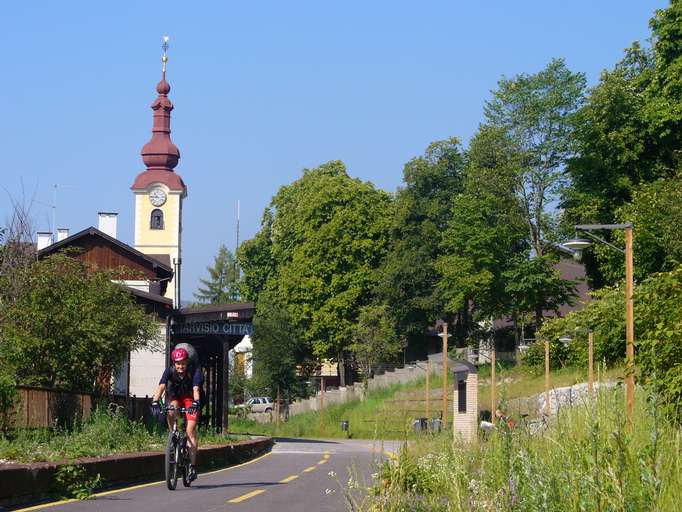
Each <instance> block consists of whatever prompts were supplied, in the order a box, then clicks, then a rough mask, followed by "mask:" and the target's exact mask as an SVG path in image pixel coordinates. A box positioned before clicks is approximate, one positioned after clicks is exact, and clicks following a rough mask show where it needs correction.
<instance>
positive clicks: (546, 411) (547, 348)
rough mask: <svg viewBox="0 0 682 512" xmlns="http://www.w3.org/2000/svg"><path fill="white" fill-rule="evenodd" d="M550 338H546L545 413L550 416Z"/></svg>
mask: <svg viewBox="0 0 682 512" xmlns="http://www.w3.org/2000/svg"><path fill="white" fill-rule="evenodd" d="M549 413H550V407H549V339H546V340H545V415H546V416H549Z"/></svg>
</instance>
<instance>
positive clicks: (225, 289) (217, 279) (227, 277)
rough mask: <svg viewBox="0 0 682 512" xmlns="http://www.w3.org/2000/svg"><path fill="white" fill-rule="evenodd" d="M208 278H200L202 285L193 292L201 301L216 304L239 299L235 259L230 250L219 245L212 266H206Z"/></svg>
mask: <svg viewBox="0 0 682 512" xmlns="http://www.w3.org/2000/svg"><path fill="white" fill-rule="evenodd" d="M206 270H208V279H200V280H199V281H200V282H201V284H202V285H203V287H200V288H199V290H198V291H197V292H196V293H195V294H194V296H195V297H196V298H197V299H198V300H199V301H201V302H208V303H209V304H218V303H224V302H235V301H238V300H239V283H238V280H239V279H238V272H239V270H238V268H237V260H236V259H235V257H234V256H233V255H232V252H230V250H229V249H228V248H227V247H225V245H221V246H220V249H218V254H217V256H216V257H215V259H214V261H213V266H212V267H207V268H206Z"/></svg>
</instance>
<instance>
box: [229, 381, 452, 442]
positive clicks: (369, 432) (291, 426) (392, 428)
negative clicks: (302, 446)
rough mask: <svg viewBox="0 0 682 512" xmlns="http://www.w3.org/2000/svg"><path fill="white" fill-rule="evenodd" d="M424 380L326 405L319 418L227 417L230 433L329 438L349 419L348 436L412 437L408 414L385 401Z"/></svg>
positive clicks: (415, 388) (310, 414)
mask: <svg viewBox="0 0 682 512" xmlns="http://www.w3.org/2000/svg"><path fill="white" fill-rule="evenodd" d="M431 382H433V385H434V386H439V385H440V379H439V378H438V377H435V376H434V377H432V378H431ZM423 386H424V379H423V378H420V379H417V380H415V381H413V382H410V383H407V384H396V385H392V386H388V387H386V388H383V389H379V390H376V391H372V392H370V393H369V394H368V396H367V397H366V399H365V400H363V401H360V400H355V401H351V402H346V403H344V404H334V405H330V406H329V407H326V408H325V409H324V411H323V413H322V417H320V413H319V412H318V411H310V412H305V413H302V414H297V415H296V416H292V417H290V418H289V421H288V422H286V423H284V422H282V423H281V424H280V427H279V429H277V428H276V425H275V424H274V423H266V424H259V423H256V422H255V421H250V420H244V419H240V418H236V417H230V423H229V430H230V432H231V433H249V434H266V435H273V436H282V437H318V438H319V437H330V438H342V437H346V434H345V433H344V432H342V431H341V422H342V421H343V420H348V421H349V425H350V435H351V437H353V438H356V439H403V438H405V437H409V436H411V426H410V424H411V419H412V418H411V417H409V415H406V414H404V413H403V412H402V411H394V410H388V411H385V410H384V403H385V401H386V400H388V399H391V398H393V397H394V395H395V394H396V393H397V392H399V391H402V392H410V391H414V392H419V391H420V390H422V389H423Z"/></svg>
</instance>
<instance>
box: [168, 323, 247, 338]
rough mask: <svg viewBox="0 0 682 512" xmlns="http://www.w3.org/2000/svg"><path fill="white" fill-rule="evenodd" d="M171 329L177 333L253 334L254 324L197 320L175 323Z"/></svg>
mask: <svg viewBox="0 0 682 512" xmlns="http://www.w3.org/2000/svg"><path fill="white" fill-rule="evenodd" d="M171 331H172V333H173V334H175V335H183V334H185V335H191V334H199V335H201V334H212V335H215V336H243V335H245V334H248V335H249V336H250V335H251V334H253V325H252V324H235V323H230V322H196V323H187V324H173V325H171Z"/></svg>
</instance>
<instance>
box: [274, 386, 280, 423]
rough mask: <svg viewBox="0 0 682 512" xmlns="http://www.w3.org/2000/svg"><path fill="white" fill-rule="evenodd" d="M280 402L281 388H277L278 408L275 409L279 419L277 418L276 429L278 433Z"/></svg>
mask: <svg viewBox="0 0 682 512" xmlns="http://www.w3.org/2000/svg"><path fill="white" fill-rule="evenodd" d="M279 401H280V394H279V386H277V407H275V411H277V417H276V418H275V428H276V429H277V432H279V403H280V402H279Z"/></svg>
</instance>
